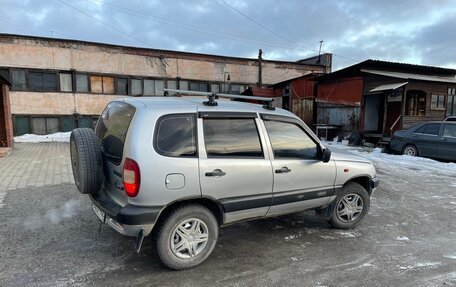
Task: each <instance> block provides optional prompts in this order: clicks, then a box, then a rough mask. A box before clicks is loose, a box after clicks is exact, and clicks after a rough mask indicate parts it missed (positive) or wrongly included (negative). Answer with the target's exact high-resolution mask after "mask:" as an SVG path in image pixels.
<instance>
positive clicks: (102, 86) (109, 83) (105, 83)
mask: <svg viewBox="0 0 456 287" xmlns="http://www.w3.org/2000/svg"><path fill="white" fill-rule="evenodd" d="M90 88H91V90H92V93H96V94H114V78H113V77H106V76H90Z"/></svg>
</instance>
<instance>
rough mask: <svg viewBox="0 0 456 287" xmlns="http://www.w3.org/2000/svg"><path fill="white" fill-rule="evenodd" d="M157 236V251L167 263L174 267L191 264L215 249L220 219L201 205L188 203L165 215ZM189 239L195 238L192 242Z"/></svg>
mask: <svg viewBox="0 0 456 287" xmlns="http://www.w3.org/2000/svg"><path fill="white" fill-rule="evenodd" d="M156 238H157V242H156V244H157V253H158V256H159V257H160V260H161V262H162V263H163V264H164V265H165V266H167V267H168V268H170V269H174V270H182V269H187V268H192V267H195V266H197V265H199V264H201V263H202V262H203V261H204V260H206V258H207V257H209V255H210V254H211V253H212V250H214V247H215V244H216V243H217V238H218V223H217V219H216V218H215V216H214V214H213V213H212V212H211V211H210V210H209V209H207V208H206V207H204V206H202V205H185V206H183V207H179V208H178V209H176V210H174V211H173V212H172V213H171V214H170V215H169V216H168V217H167V218H166V220H165V221H164V222H163V224H161V225H160V227H159V230H158V232H157V234H156ZM188 240H192V241H193V242H191V243H190V244H189V242H188ZM198 241H200V242H198ZM178 249H180V250H178ZM191 252H192V253H191Z"/></svg>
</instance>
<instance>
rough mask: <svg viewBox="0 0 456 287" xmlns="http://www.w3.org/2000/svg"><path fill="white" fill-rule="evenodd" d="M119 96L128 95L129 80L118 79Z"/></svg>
mask: <svg viewBox="0 0 456 287" xmlns="http://www.w3.org/2000/svg"><path fill="white" fill-rule="evenodd" d="M117 94H118V95H128V79H127V78H117Z"/></svg>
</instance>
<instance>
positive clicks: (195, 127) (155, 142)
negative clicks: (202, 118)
mask: <svg viewBox="0 0 456 287" xmlns="http://www.w3.org/2000/svg"><path fill="white" fill-rule="evenodd" d="M175 117H192V118H193V132H194V134H195V154H194V155H183V156H182V155H181V156H173V155H170V154H169V153H167V152H162V151H161V150H160V149H159V148H158V132H159V126H160V124H161V123H162V122H163V121H164V120H166V119H168V118H175ZM197 119H198V117H197V115H196V113H175V114H166V115H162V116H160V117H159V118H158V119H157V121H156V123H155V127H154V134H153V139H152V142H153V147H154V150H155V152H156V153H157V154H159V155H161V156H164V157H170V158H198V157H199V148H198V147H199V144H198V122H197Z"/></svg>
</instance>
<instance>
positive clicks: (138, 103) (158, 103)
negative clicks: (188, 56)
mask: <svg viewBox="0 0 456 287" xmlns="http://www.w3.org/2000/svg"><path fill="white" fill-rule="evenodd" d="M117 100H121V101H125V102H128V103H131V104H133V105H134V106H135V107H136V108H154V107H157V108H160V107H179V106H181V107H184V106H186V107H189V106H191V107H195V110H197V111H199V112H211V111H217V112H249V113H252V112H253V113H262V114H273V115H280V116H288V117H294V118H297V116H296V115H295V114H293V113H291V112H289V111H286V110H284V109H280V108H276V109H275V110H268V109H265V108H263V105H261V104H252V103H246V102H239V101H230V100H225V99H218V100H217V104H218V105H217V106H207V105H205V104H204V103H203V102H205V101H207V98H205V97H191V96H188V97H187V96H185V97H138V98H132V97H127V98H120V99H117Z"/></svg>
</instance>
